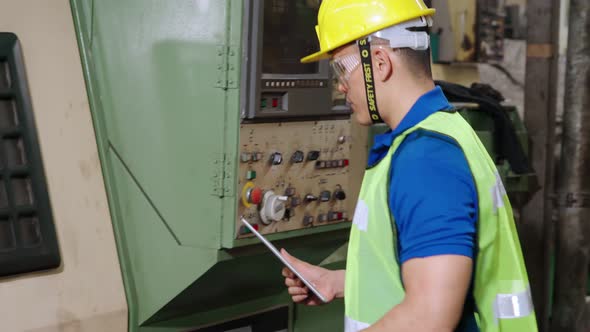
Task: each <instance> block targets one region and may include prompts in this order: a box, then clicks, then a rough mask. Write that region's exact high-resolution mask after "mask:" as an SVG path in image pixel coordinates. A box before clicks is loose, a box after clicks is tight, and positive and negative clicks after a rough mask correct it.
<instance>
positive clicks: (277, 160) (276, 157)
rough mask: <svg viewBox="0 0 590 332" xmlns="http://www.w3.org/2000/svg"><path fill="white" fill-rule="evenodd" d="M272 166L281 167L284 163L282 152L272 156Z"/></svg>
mask: <svg viewBox="0 0 590 332" xmlns="http://www.w3.org/2000/svg"><path fill="white" fill-rule="evenodd" d="M270 163H271V165H280V164H282V163H283V155H282V154H281V153H280V152H275V153H273V154H271V155H270Z"/></svg>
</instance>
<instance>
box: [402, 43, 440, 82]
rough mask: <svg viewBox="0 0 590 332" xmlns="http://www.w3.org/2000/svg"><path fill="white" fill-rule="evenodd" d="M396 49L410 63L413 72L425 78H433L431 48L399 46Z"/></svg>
mask: <svg viewBox="0 0 590 332" xmlns="http://www.w3.org/2000/svg"><path fill="white" fill-rule="evenodd" d="M394 51H395V53H396V54H398V55H399V57H400V58H401V59H402V60H403V61H404V62H405V63H406V64H407V65H408V67H409V68H410V70H412V72H413V73H415V74H416V75H419V76H421V77H424V78H432V69H431V68H430V49H428V50H425V51H416V50H413V49H411V48H398V49H395V50H394Z"/></svg>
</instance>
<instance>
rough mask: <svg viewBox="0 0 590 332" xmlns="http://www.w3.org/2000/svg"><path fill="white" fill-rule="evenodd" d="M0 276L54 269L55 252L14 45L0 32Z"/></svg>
mask: <svg viewBox="0 0 590 332" xmlns="http://www.w3.org/2000/svg"><path fill="white" fill-rule="evenodd" d="M0 177H1V181H0V276H6V275H13V274H18V273H25V272H31V271H38V270H45V269H50V268H55V267H57V266H59V264H60V255H59V247H58V244H57V237H56V234H55V226H54V223H53V216H52V213H51V205H50V202H49V195H48V193H47V184H46V181H45V175H44V171H43V162H42V159H41V152H40V150H39V142H38V140H37V132H36V128H35V122H34V119H33V111H32V107H31V100H30V97H29V89H28V84H27V79H26V73H25V69H24V64H23V57H22V53H21V48H20V43H19V41H18V38H17V36H16V35H14V34H13V33H3V32H0Z"/></svg>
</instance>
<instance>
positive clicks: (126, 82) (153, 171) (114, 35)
mask: <svg viewBox="0 0 590 332" xmlns="http://www.w3.org/2000/svg"><path fill="white" fill-rule="evenodd" d="M227 3H228V2H227V1H196V2H195V1H191V2H180V3H175V4H173V5H172V4H170V3H168V2H162V1H157V0H150V1H145V0H131V1H124V2H121V1H116V0H107V1H100V2H96V3H95V4H94V16H93V17H94V19H93V20H94V23H93V24H94V29H93V33H94V37H93V43H92V54H93V57H94V59H95V66H96V67H95V69H96V71H95V73H96V76H97V82H98V89H99V90H100V102H101V103H102V107H103V108H102V110H103V112H104V113H103V114H102V115H103V116H104V119H105V126H106V130H107V132H108V144H109V145H110V146H111V148H112V151H114V152H115V153H116V154H117V155H118V157H119V158H120V159H121V161H122V162H123V163H124V164H125V166H126V168H127V169H128V170H129V172H130V176H132V177H133V178H134V179H135V181H136V183H137V185H139V186H140V187H141V191H142V192H143V193H144V195H145V196H146V197H147V198H148V200H149V201H150V202H151V206H152V207H153V208H154V209H155V210H156V211H158V214H159V216H160V218H161V222H162V223H164V224H166V226H167V227H168V228H169V230H170V232H171V233H172V234H173V237H174V238H175V239H176V241H177V242H178V243H181V244H184V245H191V246H195V247H207V248H216V247H218V246H219V241H220V239H219V231H218V224H219V221H220V214H221V200H220V199H219V196H222V194H221V192H220V190H221V186H222V184H223V183H222V182H220V181H215V179H216V177H217V179H219V177H221V176H223V175H222V174H223V161H224V155H223V151H224V132H225V123H226V121H225V108H226V105H225V90H224V89H221V88H219V87H217V86H216V85H217V81H216V80H215V78H216V77H219V75H220V72H223V71H224V70H225V68H223V67H222V68H219V64H220V61H222V62H223V61H224V60H223V59H222V57H223V56H224V55H225V54H226V53H225V52H223V48H225V47H226V43H227V41H226V33H227V31H226V28H225V24H223V23H222V22H226V20H227V12H226V11H227ZM129 59H133V60H132V61H130V60H129ZM222 75H223V74H222ZM212 179H213V180H212ZM195 212H198V215H197V214H195ZM190 216H194V222H187V218H190ZM208 229H209V230H210V231H207V230H208Z"/></svg>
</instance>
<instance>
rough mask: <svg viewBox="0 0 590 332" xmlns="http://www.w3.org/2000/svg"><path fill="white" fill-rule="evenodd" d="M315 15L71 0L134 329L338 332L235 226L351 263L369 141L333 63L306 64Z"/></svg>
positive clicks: (296, 9) (305, 3) (281, 1)
mask: <svg viewBox="0 0 590 332" xmlns="http://www.w3.org/2000/svg"><path fill="white" fill-rule="evenodd" d="M319 3H320V1H317V0H315V1H314V0H296V1H294V0H248V1H241V0H219V1H189V2H167V1H159V0H128V1H123V2H122V1H115V0H105V1H87V0H72V7H73V14H74V20H75V23H76V28H77V33H78V38H79V45H80V50H81V57H82V63H83V66H84V69H85V74H86V82H87V88H88V94H89V97H90V101H91V109H92V115H93V121H94V126H95V129H96V134H97V138H98V142H99V143H98V144H99V151H100V156H101V163H102V166H103V171H104V174H105V181H106V185H107V193H108V198H109V202H110V206H111V213H112V217H113V224H114V229H115V234H116V238H117V247H118V253H119V256H120V260H121V264H122V274H123V278H124V281H125V287H126V292H127V300H128V303H129V311H130V326H129V327H130V330H131V331H180V330H182V331H199V330H202V331H207V329H209V330H211V331H224V330H225V329H226V328H227V329H230V327H231V328H239V327H241V326H237V325H240V324H242V325H244V326H256V325H257V324H261V321H260V320H265V321H268V320H273V318H269V317H275V318H274V319H276V320H279V321H278V322H276V325H275V326H278V327H280V326H283V327H282V328H287V327H289V328H290V329H291V330H294V331H299V330H305V327H306V326H323V327H324V328H325V329H327V330H334V331H335V330H342V329H343V328H342V322H343V309H342V308H343V307H342V302H341V301H335V303H334V304H331V305H330V306H328V307H329V308H328V309H327V310H326V308H322V309H321V310H325V311H322V312H323V313H326V314H324V315H318V314H317V313H316V312H315V311H314V310H313V309H308V308H305V309H304V308H299V307H298V306H295V305H294V304H293V303H292V302H291V300H290V297H289V296H288V294H287V293H286V288H285V286H284V280H283V278H282V277H281V274H280V270H281V264H280V263H279V262H278V260H277V259H276V258H275V257H274V256H272V254H270V252H269V251H268V250H266V248H265V247H264V246H263V245H261V244H260V243H259V241H258V240H257V239H255V238H254V237H253V236H252V234H249V233H248V232H246V231H245V229H244V228H242V227H241V224H240V222H239V218H240V217H241V216H244V217H245V218H247V219H248V220H249V221H250V222H251V223H253V224H254V225H255V227H257V228H258V229H259V230H260V232H261V233H263V234H265V235H267V236H268V238H269V239H270V240H271V241H273V242H275V245H277V246H278V247H284V248H286V249H288V250H289V251H290V252H291V253H292V254H293V255H295V256H298V257H300V258H301V259H303V260H306V261H308V262H310V263H312V264H321V265H325V266H329V267H333V268H335V267H340V268H342V267H343V265H344V259H345V254H346V242H347V239H348V232H349V228H350V221H351V219H352V213H353V211H354V205H355V201H356V195H357V194H358V191H359V187H360V182H361V179H362V176H359V174H362V169H364V165H365V160H366V141H365V139H361V140H356V141H355V137H357V136H355V135H354V134H353V132H355V131H358V130H359V129H358V128H356V129H355V128H354V125H353V123H352V122H351V119H350V110H349V109H348V107H347V106H346V104H345V102H344V99H343V96H342V95H340V94H339V93H338V92H337V91H335V90H334V86H333V84H332V79H331V74H330V72H329V65H328V63H327V62H326V61H324V62H320V63H317V64H311V65H301V64H299V58H300V57H302V56H304V55H306V54H308V53H311V52H313V51H314V50H316V49H317V48H318V45H317V39H316V36H315V30H314V26H315V22H316V17H317V11H318V8H319ZM361 136H362V135H361ZM359 147H360V149H359ZM363 150H364V151H365V152H364V154H363V153H357V152H355V151H363ZM281 308H283V309H285V310H286V311H282V310H283V309H281ZM274 310H279V312H280V313H281V314H277V315H263V314H261V313H265V312H273V311H274ZM285 312H287V314H286V315H285V314H284V313H285ZM236 324H237V325H236Z"/></svg>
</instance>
